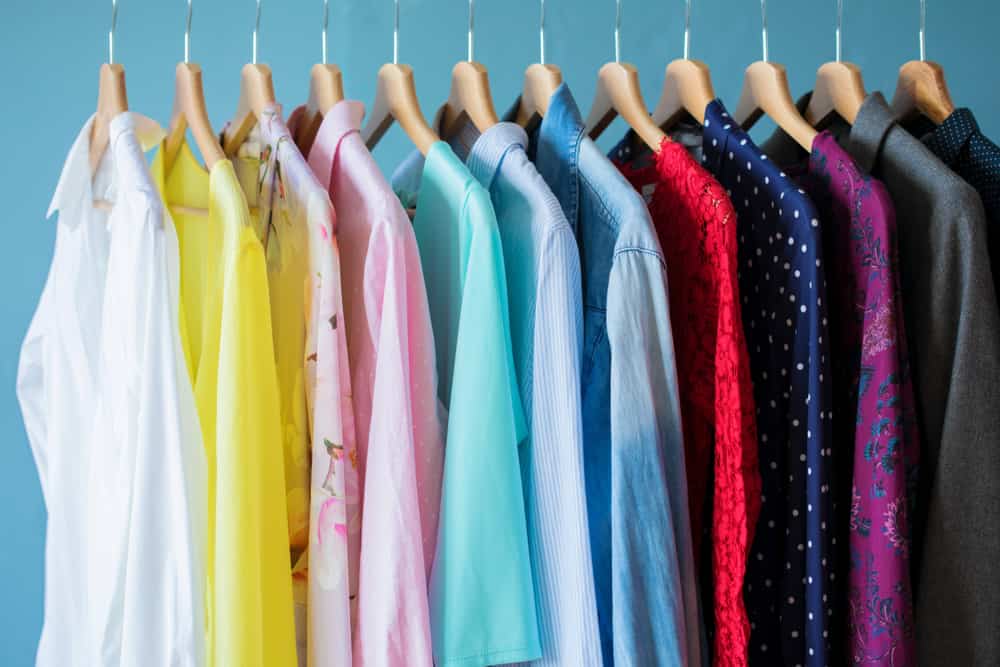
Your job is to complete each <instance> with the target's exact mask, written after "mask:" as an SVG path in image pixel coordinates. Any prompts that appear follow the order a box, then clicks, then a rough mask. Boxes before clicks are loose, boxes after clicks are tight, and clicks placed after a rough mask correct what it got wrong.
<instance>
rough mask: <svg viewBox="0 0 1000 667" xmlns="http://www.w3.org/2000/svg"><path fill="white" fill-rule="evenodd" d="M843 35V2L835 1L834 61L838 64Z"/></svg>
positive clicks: (841, 0)
mask: <svg viewBox="0 0 1000 667" xmlns="http://www.w3.org/2000/svg"><path fill="white" fill-rule="evenodd" d="M843 33H844V0H837V29H836V31H835V32H834V34H835V36H836V40H837V45H836V49H837V52H836V61H837V62H838V63H839V62H840V60H841V55H842V51H841V49H842V43H843V37H842V36H843Z"/></svg>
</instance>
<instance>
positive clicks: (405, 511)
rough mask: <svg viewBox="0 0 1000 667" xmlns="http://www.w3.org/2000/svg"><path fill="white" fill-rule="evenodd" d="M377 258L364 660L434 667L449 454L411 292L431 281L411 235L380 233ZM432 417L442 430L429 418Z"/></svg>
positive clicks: (373, 266) (423, 303)
mask: <svg viewBox="0 0 1000 667" xmlns="http://www.w3.org/2000/svg"><path fill="white" fill-rule="evenodd" d="M400 214H402V211H400ZM368 257H369V259H368V262H367V264H366V271H365V273H366V275H365V292H366V294H365V301H366V310H367V315H368V321H369V325H370V326H371V329H372V332H373V337H374V339H375V349H376V354H377V359H376V364H375V379H374V391H373V398H372V416H371V427H370V430H369V437H368V455H367V462H366V466H365V467H366V471H367V474H366V478H365V497H364V503H363V505H364V515H363V517H364V518H363V522H364V524H363V528H362V543H361V571H360V591H359V603H358V628H357V634H356V636H355V649H354V653H355V655H356V656H358V659H359V660H361V662H362V663H363V664H372V665H375V664H379V665H402V664H406V665H413V666H414V667H421V666H423V667H432V665H433V659H432V649H431V632H430V610H429V608H428V600H427V569H428V567H429V565H430V563H429V561H428V562H425V559H424V546H425V544H427V543H430V544H433V543H434V539H435V537H436V534H435V533H434V532H433V531H435V530H436V528H437V521H436V516H437V502H438V499H439V497H440V478H441V457H442V454H443V448H442V443H441V432H440V427H439V425H438V424H437V419H436V403H437V399H436V382H435V381H434V368H435V366H434V358H433V354H434V347H433V341H432V339H431V336H430V316H429V314H428V311H427V300H426V297H425V296H424V297H422V298H421V296H422V295H415V294H411V293H410V292H411V290H409V289H408V283H412V284H414V285H416V286H417V287H419V291H420V292H422V291H423V279H422V276H421V272H420V264H419V259H418V258H416V254H415V252H414V253H413V254H408V253H407V252H406V247H405V239H404V237H403V236H402V232H393V231H392V229H391V227H390V225H389V224H380V225H376V226H375V230H374V232H373V234H372V237H371V239H370V242H369V248H368ZM414 259H416V264H412V263H411V262H412V261H413V260H414ZM383 268H384V271H383V270H382V269H383ZM427 355H430V357H429V358H427ZM428 409H429V411H430V413H431V414H432V415H434V418H433V424H427V423H426V421H425V420H424V419H422V412H426V411H427V410H428ZM428 426H430V428H428ZM424 501H431V502H432V503H433V505H432V506H433V518H432V517H423V520H422V512H421V507H422V505H421V503H422V502H424ZM424 529H428V531H427V533H425V532H424ZM431 555H432V553H431Z"/></svg>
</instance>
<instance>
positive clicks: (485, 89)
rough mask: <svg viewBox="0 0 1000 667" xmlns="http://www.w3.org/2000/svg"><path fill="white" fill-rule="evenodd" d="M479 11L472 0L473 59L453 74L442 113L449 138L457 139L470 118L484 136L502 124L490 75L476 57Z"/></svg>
mask: <svg viewBox="0 0 1000 667" xmlns="http://www.w3.org/2000/svg"><path fill="white" fill-rule="evenodd" d="M475 7H476V4H475V2H474V0H469V57H468V58H467V59H466V60H464V61H463V62H460V63H458V64H457V65H455V67H454V69H452V70H451V90H450V91H449V93H448V101H447V102H445V105H444V108H443V109H442V116H441V127H442V128H443V129H444V137H445V138H450V137H453V136H454V135H455V134H456V133H457V132H458V131H459V130H460V129H461V127H462V125H463V123H464V121H465V119H466V118H468V119H469V120H470V121H472V124H473V125H475V126H476V129H477V130H479V131H480V132H485V131H486V130H488V129H489V128H491V127H493V126H494V125H496V124H497V123H499V122H500V120H499V119H498V118H497V112H496V110H495V109H494V108H493V95H491V94H490V75H489V73H488V72H487V71H486V67H485V66H484V65H482V64H481V63H477V62H476V61H475V58H474V57H473V44H474V38H475V11H476V9H475Z"/></svg>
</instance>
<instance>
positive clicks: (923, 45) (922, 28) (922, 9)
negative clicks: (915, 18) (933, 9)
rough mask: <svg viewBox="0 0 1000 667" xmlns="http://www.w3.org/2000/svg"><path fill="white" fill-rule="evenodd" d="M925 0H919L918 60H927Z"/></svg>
mask: <svg viewBox="0 0 1000 667" xmlns="http://www.w3.org/2000/svg"><path fill="white" fill-rule="evenodd" d="M926 35H927V0H920V60H921V61H924V60H927V37H926Z"/></svg>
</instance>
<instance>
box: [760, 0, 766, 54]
mask: <svg viewBox="0 0 1000 667" xmlns="http://www.w3.org/2000/svg"><path fill="white" fill-rule="evenodd" d="M760 26H761V27H760V41H761V44H762V47H763V49H762V50H763V55H764V57H763V61H764V62H767V0H760Z"/></svg>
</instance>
